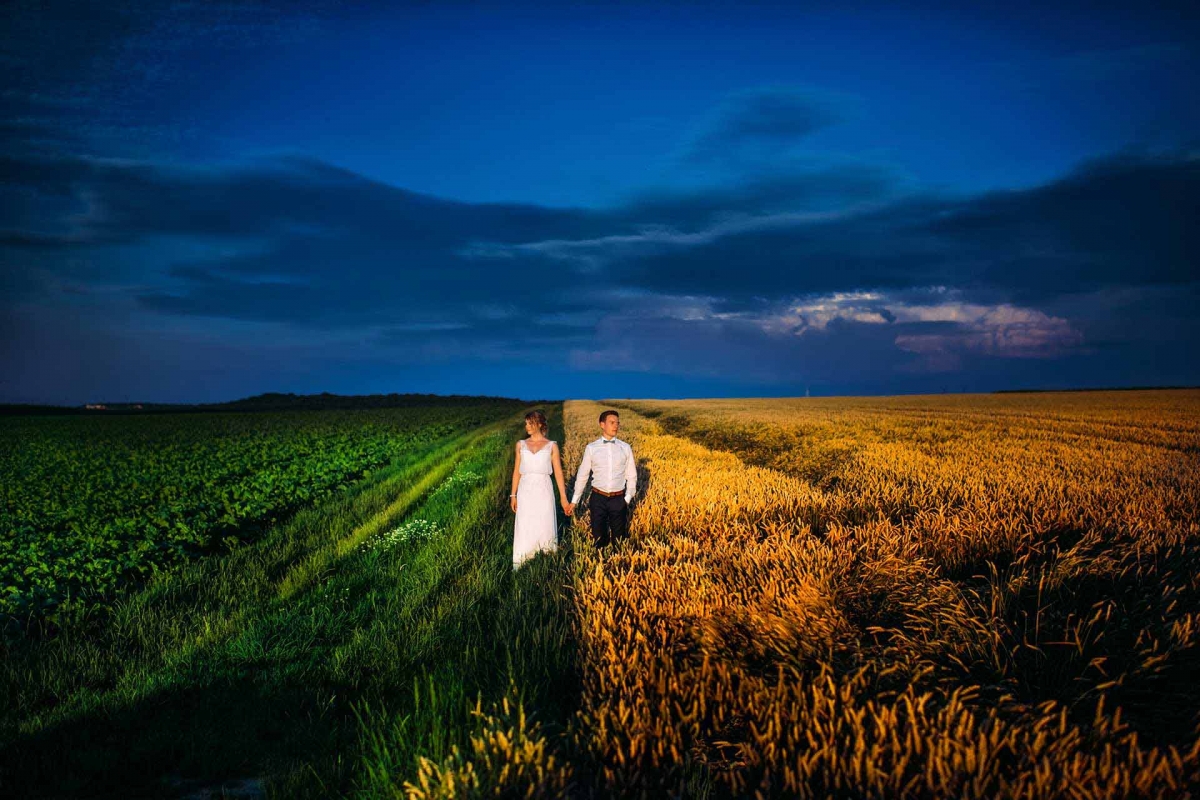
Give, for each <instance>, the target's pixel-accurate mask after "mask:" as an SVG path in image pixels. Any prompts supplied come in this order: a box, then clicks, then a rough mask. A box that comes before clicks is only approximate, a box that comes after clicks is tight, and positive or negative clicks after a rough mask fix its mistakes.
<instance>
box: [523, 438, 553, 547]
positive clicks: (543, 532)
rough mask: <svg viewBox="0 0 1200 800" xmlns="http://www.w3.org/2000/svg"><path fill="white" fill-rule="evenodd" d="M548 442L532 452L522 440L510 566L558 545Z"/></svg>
mask: <svg viewBox="0 0 1200 800" xmlns="http://www.w3.org/2000/svg"><path fill="white" fill-rule="evenodd" d="M553 446H554V442H552V441H548V442H546V443H545V444H544V445H542V446H541V448H540V449H539V450H538V451H537V452H536V453H535V452H534V451H533V450H530V449H529V446H528V445H527V444H525V440H524V439H522V440H521V448H522V450H521V481H520V483H518V484H517V520H516V522H515V523H514V524H513V569H516V568H517V567H519V566H521V564H523V563H525V561H527V560H528V559H530V558H532V557H533V556H534V555H536V554H537V553H539V552H542V551H545V552H554V550H555V548H556V547H557V544H558V543H557V534H558V513H557V512H556V511H555V503H554V467H553V465H552V463H551V461H550V449H551V448H552V447H553Z"/></svg>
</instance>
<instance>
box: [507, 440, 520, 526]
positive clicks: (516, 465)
mask: <svg viewBox="0 0 1200 800" xmlns="http://www.w3.org/2000/svg"><path fill="white" fill-rule="evenodd" d="M514 446H515V447H516V450H517V459H516V461H514V462H513V476H512V494H510V495H509V496H508V501H509V502H508V504H509V505H510V506H512V510H513V511H516V510H517V484H518V483H520V481H521V443H520V442H517V443H516V445H514Z"/></svg>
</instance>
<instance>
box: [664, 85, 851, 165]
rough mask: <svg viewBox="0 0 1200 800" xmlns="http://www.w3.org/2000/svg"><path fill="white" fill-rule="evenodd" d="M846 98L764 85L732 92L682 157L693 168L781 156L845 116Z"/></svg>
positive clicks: (686, 148) (820, 92) (686, 147)
mask: <svg viewBox="0 0 1200 800" xmlns="http://www.w3.org/2000/svg"><path fill="white" fill-rule="evenodd" d="M849 106H850V100H849V98H848V97H846V96H841V95H834V94H831V93H829V92H824V91H817V90H813V89H799V88H791V87H763V88H755V89H749V90H744V91H740V92H736V93H734V94H732V95H730V96H729V97H728V98H726V100H725V101H724V102H723V103H722V105H721V107H720V108H718V109H717V111H716V113H715V115H714V117H713V118H712V119H710V120H709V121H708V122H707V123H706V124H705V125H704V126H703V128H702V129H701V130H700V132H699V133H697V134H696V135H695V136H694V137H693V138H692V139H691V141H689V142H688V143H687V145H686V146H685V148H684V150H683V152H682V153H681V155H680V161H681V162H682V163H683V164H684V165H686V166H689V167H703V166H708V165H713V164H718V165H720V164H727V163H737V162H746V161H748V162H753V161H757V160H761V159H763V158H764V157H778V156H780V155H782V154H784V153H786V152H787V151H788V150H789V149H790V148H791V147H793V146H794V145H795V144H796V143H797V142H799V141H800V140H801V139H804V138H806V137H809V136H812V135H813V134H815V133H817V132H818V131H821V130H823V129H825V128H828V127H830V126H832V125H834V124H836V123H838V122H841V121H842V120H843V119H845V118H846V116H847V114H848V113H849V112H848V110H847V109H848V108H849Z"/></svg>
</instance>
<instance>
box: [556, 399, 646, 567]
mask: <svg viewBox="0 0 1200 800" xmlns="http://www.w3.org/2000/svg"><path fill="white" fill-rule="evenodd" d="M620 427H621V417H620V415H619V414H617V412H616V411H611V410H609V411H605V412H603V413H602V414H601V415H600V433H601V436H600V438H599V439H597V440H596V441H594V442H589V443H588V446H587V447H585V448H584V450H583V463H581V464H580V465H579V472H578V474H576V475H575V496H574V497H573V498H571V504H570V506H568V507H567V513H568V514H573V513H574V512H575V505H576V504H577V503H578V502H579V498H581V497H583V489H584V486H586V485H587V481H588V476H589V475H590V476H591V478H592V496H591V497H590V498H589V499H588V510H589V511H590V512H591V519H592V541H593V542H595V543H596V546H597V547H602V546H604V545H606V544H608V543H609V542H615V541H616V540H618V539H620V538H622V537H624V536H625V533H626V531H627V530H628V529H629V501H630V500H632V499H633V492H634V490H635V489H636V488H637V468H636V465H635V464H634V461H633V448H631V447H630V446H629V444H628V443H626V442H623V441H621V440H620V439H618V438H617V431H618V430H619V429H620ZM610 534H611V536H610Z"/></svg>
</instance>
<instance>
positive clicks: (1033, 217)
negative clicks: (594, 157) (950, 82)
mask: <svg viewBox="0 0 1200 800" xmlns="http://www.w3.org/2000/svg"><path fill="white" fill-rule="evenodd" d="M1198 215H1200V159H1198V158H1197V157H1196V156H1195V155H1194V154H1190V153H1186V152H1185V153H1179V154H1173V155H1133V154H1120V155H1115V156H1112V157H1109V158H1104V159H1097V160H1093V161H1091V162H1088V163H1086V164H1084V165H1082V166H1081V167H1079V168H1078V169H1077V170H1075V171H1074V172H1072V173H1071V174H1069V175H1067V176H1066V177H1064V178H1062V179H1060V180H1058V181H1055V182H1052V183H1050V184H1047V185H1045V186H1042V187H1038V188H1035V189H1030V190H1026V191H1019V192H997V193H991V194H986V195H981V196H977V197H969V198H964V199H943V198H938V197H931V196H926V197H915V198H907V199H901V200H898V201H896V202H892V203H887V204H877V205H876V207H874V208H871V209H869V210H865V211H858V212H855V211H848V212H844V213H831V214H825V215H820V214H813V215H808V216H805V215H794V216H789V215H787V214H778V215H776V216H775V217H762V218H758V219H749V220H744V221H741V222H734V223H730V224H727V225H725V226H724V227H723V228H721V227H714V229H712V230H711V231H710V232H709V233H708V234H707V235H698V236H679V235H672V234H670V233H664V232H662V231H656V232H649V233H646V234H645V235H643V236H641V237H638V238H635V239H629V238H623V239H619V240H609V239H599V240H596V241H594V242H583V243H579V242H574V243H556V244H554V245H552V246H548V247H547V251H548V252H551V253H554V254H557V255H558V256H559V257H560V258H564V259H572V258H575V259H587V260H588V263H590V264H591V265H592V267H593V268H602V269H605V270H608V271H609V274H611V275H613V276H616V277H617V278H618V279H619V280H620V281H621V282H623V283H625V284H627V285H631V286H639V287H642V288H645V289H649V290H655V291H670V292H686V293H694V294H702V295H709V296H713V297H719V298H725V299H727V300H733V299H736V298H747V297H754V296H761V295H773V296H777V295H780V294H785V295H786V294H793V295H794V294H803V293H820V292H832V291H849V290H856V289H870V288H881V289H891V290H899V289H903V288H905V287H914V286H915V287H920V286H931V285H946V286H955V287H958V288H962V289H965V290H969V291H971V292H973V293H975V296H977V297H979V298H987V299H991V300H1000V299H1008V300H1019V301H1021V302H1042V301H1045V300H1047V299H1049V298H1051V297H1053V296H1056V295H1058V294H1063V293H1076V292H1086V291H1092V290H1095V289H1100V288H1105V287H1118V286H1138V285H1150V284H1161V283H1188V282H1191V281H1194V280H1196V276H1197V270H1196V264H1197V263H1200V227H1198V226H1196V225H1195V224H1194V223H1193V220H1194V219H1195V218H1196V217H1197V216H1198Z"/></svg>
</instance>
